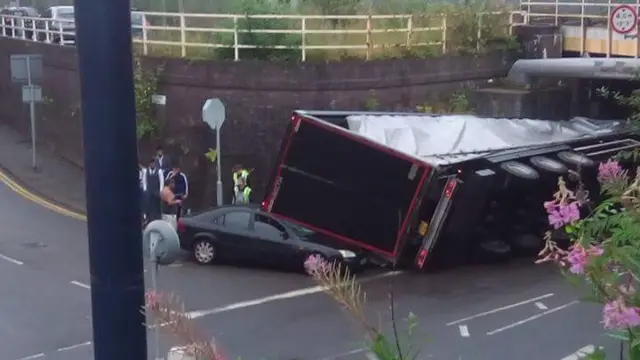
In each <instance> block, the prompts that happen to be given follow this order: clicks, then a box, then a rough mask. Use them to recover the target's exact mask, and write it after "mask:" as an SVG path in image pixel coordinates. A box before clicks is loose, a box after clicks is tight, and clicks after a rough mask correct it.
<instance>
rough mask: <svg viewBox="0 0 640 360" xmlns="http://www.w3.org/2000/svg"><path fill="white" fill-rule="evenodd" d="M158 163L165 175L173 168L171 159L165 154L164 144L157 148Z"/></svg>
mask: <svg viewBox="0 0 640 360" xmlns="http://www.w3.org/2000/svg"><path fill="white" fill-rule="evenodd" d="M156 165H157V166H158V168H160V169H162V171H164V173H165V175H166V174H167V173H168V172H169V171H170V170H171V159H169V157H168V156H167V155H165V153H164V149H162V146H158V147H157V148H156Z"/></svg>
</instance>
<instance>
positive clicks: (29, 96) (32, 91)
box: [11, 55, 42, 170]
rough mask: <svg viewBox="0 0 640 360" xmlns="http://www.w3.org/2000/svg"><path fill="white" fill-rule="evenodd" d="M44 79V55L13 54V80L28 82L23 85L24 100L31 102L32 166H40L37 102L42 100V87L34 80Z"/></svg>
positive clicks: (35, 167) (26, 102)
mask: <svg viewBox="0 0 640 360" xmlns="http://www.w3.org/2000/svg"><path fill="white" fill-rule="evenodd" d="M41 79H42V55H11V80H12V81H13V82H15V83H26V85H23V86H22V102H23V103H25V104H29V121H30V122H31V166H32V167H33V169H34V170H36V169H37V168H38V164H37V162H36V103H39V102H42V88H41V87H40V86H39V85H35V84H34V81H39V80H41Z"/></svg>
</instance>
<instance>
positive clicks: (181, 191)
mask: <svg viewBox="0 0 640 360" xmlns="http://www.w3.org/2000/svg"><path fill="white" fill-rule="evenodd" d="M170 179H173V181H174V189H173V192H174V194H175V197H176V199H178V200H181V201H182V202H181V204H180V205H178V213H177V217H178V219H179V218H180V217H181V216H182V215H183V211H184V208H183V206H182V204H183V203H184V201H185V200H187V197H189V179H187V175H186V174H185V173H183V172H182V171H181V170H180V167H178V166H177V165H175V166H174V167H173V169H172V170H171V172H169V174H168V175H167V178H166V180H167V181H169V180H170Z"/></svg>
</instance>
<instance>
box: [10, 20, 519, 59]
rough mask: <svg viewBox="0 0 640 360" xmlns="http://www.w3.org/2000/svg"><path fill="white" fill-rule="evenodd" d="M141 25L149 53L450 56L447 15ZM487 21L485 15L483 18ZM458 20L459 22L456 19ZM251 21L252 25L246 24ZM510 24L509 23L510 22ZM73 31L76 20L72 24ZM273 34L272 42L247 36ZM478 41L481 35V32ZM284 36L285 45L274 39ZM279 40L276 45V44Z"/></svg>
mask: <svg viewBox="0 0 640 360" xmlns="http://www.w3.org/2000/svg"><path fill="white" fill-rule="evenodd" d="M501 14H503V15H504V16H508V19H507V20H508V23H509V24H510V25H509V29H508V30H507V29H505V33H506V32H507V31H509V32H510V31H511V26H513V25H514V24H517V23H519V22H520V21H519V20H516V18H518V17H519V18H522V17H523V14H522V12H511V13H495V14H493V13H492V14H485V15H487V16H489V15H496V16H497V15H501ZM134 15H136V16H137V17H140V16H141V17H142V22H141V24H132V31H133V42H134V45H135V46H136V47H138V48H139V49H140V50H141V52H142V53H143V54H145V55H149V54H153V55H169V54H170V55H174V56H181V57H187V56H189V57H192V56H193V57H198V56H199V55H200V56H206V55H207V54H208V55H210V53H211V52H212V51H220V50H221V49H228V52H229V53H228V54H227V55H228V57H230V58H232V59H234V60H240V59H241V54H242V52H243V51H247V50H251V49H253V50H257V49H273V50H293V51H296V52H299V54H300V55H299V56H300V58H299V59H300V60H302V61H306V60H307V59H309V57H310V56H313V53H314V52H316V53H317V52H322V51H355V52H358V53H359V54H361V55H362V54H364V57H365V58H366V59H371V58H372V57H373V56H374V54H375V52H376V51H384V50H385V49H398V48H400V49H434V50H436V51H441V52H446V51H447V46H448V41H449V36H451V35H450V34H448V31H447V30H448V29H449V28H448V27H447V16H445V15H437V14H436V15H432V14H430V15H424V16H419V15H333V16H321V15H275V14H272V15H231V14H184V13H160V12H136V13H134ZM479 18H480V21H482V16H480V17H479ZM453 20H455V19H453ZM0 21H1V22H0V26H1V25H2V24H4V27H3V32H2V35H4V36H12V37H17V38H21V39H24V40H32V41H47V42H53V43H60V44H62V45H66V44H71V43H74V42H75V33H74V30H71V31H68V30H65V29H64V27H63V26H57V27H56V26H52V24H53V25H60V21H59V20H51V19H42V18H26V17H15V16H8V15H4V16H0ZM247 22H250V25H247ZM505 23H506V21H505ZM68 25H69V27H71V25H73V21H70V22H68ZM265 36H271V37H272V38H271V39H269V41H268V43H267V44H261V42H265V41H264V40H263V41H260V40H258V41H255V39H254V41H250V40H248V39H247V37H263V38H264V37H265ZM477 36H478V37H481V36H482V34H481V33H480V32H479V33H478V34H477ZM276 37H281V39H280V40H281V43H279V44H269V43H272V42H274V38H276ZM275 42H277V41H275Z"/></svg>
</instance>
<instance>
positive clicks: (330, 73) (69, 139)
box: [0, 38, 511, 207]
mask: <svg viewBox="0 0 640 360" xmlns="http://www.w3.org/2000/svg"><path fill="white" fill-rule="evenodd" d="M24 53H39V54H43V55H44V65H45V68H44V79H43V83H42V87H43V94H44V95H45V96H46V97H47V98H48V101H47V102H46V103H45V104H43V105H41V106H39V107H38V110H37V112H38V115H37V116H38V117H39V120H38V129H37V130H38V137H39V139H40V140H41V141H42V142H43V143H44V144H46V145H47V146H49V147H51V149H52V150H53V151H55V152H56V153H58V154H59V155H61V156H62V157H64V158H66V159H68V160H69V161H71V162H73V163H75V164H78V166H82V139H81V130H82V125H81V120H80V96H79V94H80V91H79V81H78V71H77V65H76V63H77V61H76V60H77V58H76V52H75V49H74V48H72V47H66V48H64V47H60V46H53V45H47V44H40V43H30V42H26V41H21V40H14V39H6V38H0V69H2V71H0V111H1V113H2V114H3V116H2V118H1V120H0V121H3V122H6V123H8V124H10V125H12V126H13V127H15V128H17V129H18V130H19V131H20V132H22V133H23V134H25V135H27V134H28V124H29V123H28V109H27V107H26V105H23V104H22V103H21V99H20V97H21V92H20V88H19V85H14V84H11V79H10V73H9V55H11V54H24ZM143 64H144V66H145V67H148V68H157V67H158V66H162V67H163V69H164V70H163V72H162V77H161V84H160V90H159V93H161V94H164V95H166V96H167V104H166V106H165V107H164V108H163V109H162V110H161V114H160V117H161V118H162V122H163V128H162V134H161V138H162V143H163V144H164V145H165V148H166V149H167V150H168V152H169V153H170V154H172V155H173V157H174V158H180V159H181V160H180V162H181V164H182V167H183V168H184V169H185V170H186V171H187V172H188V173H189V175H190V179H191V183H192V189H194V191H195V190H197V191H198V192H200V193H203V194H206V195H205V196H198V198H199V199H201V200H202V204H194V205H195V206H196V207H199V206H201V205H204V204H205V203H206V204H209V203H212V196H213V195H212V194H213V193H214V189H215V180H214V176H213V172H212V170H211V165H210V164H208V163H207V162H206V160H205V159H204V157H203V156H202V155H203V154H204V152H206V150H207V149H208V148H209V147H212V148H214V147H216V146H215V137H214V134H213V133H211V132H210V131H208V129H207V128H206V127H204V126H203V125H202V122H201V116H200V113H201V107H202V104H203V103H204V101H205V99H207V98H211V97H217V98H220V99H222V100H223V102H224V103H225V104H226V107H227V121H226V122H225V125H224V127H223V130H222V139H221V141H222V152H223V157H222V163H223V167H224V168H225V169H226V170H227V171H228V169H229V168H230V167H231V166H232V164H234V163H237V162H242V163H243V164H245V165H246V166H248V167H252V168H255V169H256V170H255V177H254V178H253V180H254V184H255V185H258V186H257V187H256V190H257V192H258V195H260V193H261V191H260V190H261V185H263V183H264V181H265V179H266V177H267V176H268V175H269V171H270V167H271V166H272V162H273V160H274V157H275V155H276V152H277V150H278V148H279V144H280V137H281V135H282V133H283V131H284V128H285V125H286V123H287V120H288V118H289V115H290V113H291V111H292V110H294V109H335V110H349V109H353V110H361V109H363V108H364V107H365V104H366V103H367V102H370V101H371V97H372V94H373V93H372V91H373V92H374V93H375V98H376V102H377V103H378V104H379V107H378V109H379V110H413V109H415V106H416V105H419V104H424V103H425V102H427V101H428V100H429V99H432V98H434V97H435V98H437V97H440V95H442V94H444V93H451V92H452V91H455V90H456V89H459V88H460V87H462V86H469V85H473V84H474V83H476V82H482V81H485V80H486V79H488V78H494V77H502V76H504V75H505V74H506V72H507V70H508V69H509V67H510V65H511V62H510V61H509V60H508V58H507V57H506V56H504V55H503V54H490V55H486V56H480V57H475V58H473V57H442V58H434V59H426V60H383V61H371V62H364V61H345V62H339V63H305V64H280V63H263V62H253V61H242V62H211V61H186V60H181V59H160V58H147V59H144V61H143ZM105 66H108V65H105ZM158 141H160V140H157V141H156V140H154V141H146V142H143V143H142V144H141V155H142V156H143V157H145V158H146V157H148V156H150V154H151V149H152V148H153V147H154V146H155V145H156V144H157V142H158ZM223 175H228V173H227V174H223ZM255 185H254V186H255Z"/></svg>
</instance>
